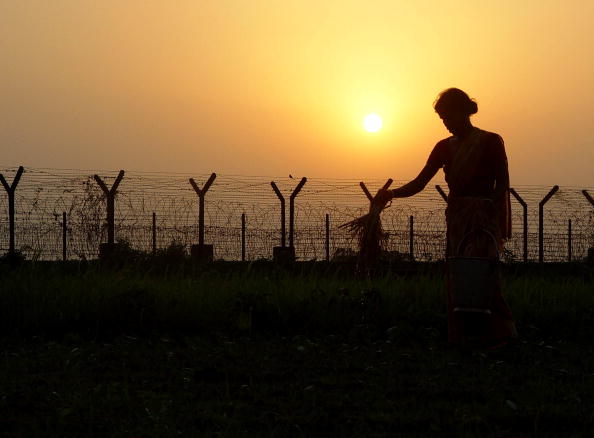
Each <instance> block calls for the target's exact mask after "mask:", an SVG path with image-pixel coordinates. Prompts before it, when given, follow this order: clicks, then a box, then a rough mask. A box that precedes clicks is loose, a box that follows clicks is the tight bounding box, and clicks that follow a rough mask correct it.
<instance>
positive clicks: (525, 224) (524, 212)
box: [509, 188, 528, 263]
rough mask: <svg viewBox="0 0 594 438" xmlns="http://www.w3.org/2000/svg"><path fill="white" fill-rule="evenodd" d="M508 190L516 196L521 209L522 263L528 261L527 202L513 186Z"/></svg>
mask: <svg viewBox="0 0 594 438" xmlns="http://www.w3.org/2000/svg"><path fill="white" fill-rule="evenodd" d="M509 192H510V193H511V194H512V195H513V196H514V198H516V201H518V202H519V203H520V205H521V206H522V210H523V218H524V263H526V262H527V261H528V204H526V202H525V201H524V200H523V199H522V197H521V196H520V195H518V192H516V191H515V190H514V189H513V188H510V189H509Z"/></svg>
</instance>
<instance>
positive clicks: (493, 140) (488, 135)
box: [481, 129, 503, 144]
mask: <svg viewBox="0 0 594 438" xmlns="http://www.w3.org/2000/svg"><path fill="white" fill-rule="evenodd" d="M481 135H482V137H483V139H484V141H485V142H487V143H490V144H503V138H502V137H501V136H500V135H499V134H497V133H495V132H490V131H485V130H484V129H481Z"/></svg>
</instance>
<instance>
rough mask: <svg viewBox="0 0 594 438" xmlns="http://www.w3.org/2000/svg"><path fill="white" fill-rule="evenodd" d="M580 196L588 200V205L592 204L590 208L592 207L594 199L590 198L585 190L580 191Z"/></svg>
mask: <svg viewBox="0 0 594 438" xmlns="http://www.w3.org/2000/svg"><path fill="white" fill-rule="evenodd" d="M582 194H583V195H584V196H585V197H586V199H587V200H588V202H590V204H592V207H594V199H593V198H592V196H590V194H589V193H588V191H587V190H582Z"/></svg>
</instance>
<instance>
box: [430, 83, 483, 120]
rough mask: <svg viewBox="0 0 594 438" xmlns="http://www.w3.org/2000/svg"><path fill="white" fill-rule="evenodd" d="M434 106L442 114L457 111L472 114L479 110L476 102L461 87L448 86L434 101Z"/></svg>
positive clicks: (467, 114)
mask: <svg viewBox="0 0 594 438" xmlns="http://www.w3.org/2000/svg"><path fill="white" fill-rule="evenodd" d="M433 108H435V111H436V112H437V113H438V114H440V115H441V114H449V113H453V112H456V113H462V114H464V115H466V116H470V115H472V114H476V113H477V112H478V105H477V104H476V102H475V101H474V100H473V99H471V98H470V97H468V94H466V93H465V92H464V91H462V90H460V89H459V88H448V89H447V90H444V91H442V92H441V93H439V96H437V99H435V102H434V103H433Z"/></svg>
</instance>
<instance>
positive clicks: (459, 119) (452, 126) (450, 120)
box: [438, 111, 469, 135]
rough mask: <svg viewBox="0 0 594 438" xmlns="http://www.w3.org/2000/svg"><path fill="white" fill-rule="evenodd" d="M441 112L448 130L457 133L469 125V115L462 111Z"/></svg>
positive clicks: (440, 114)
mask: <svg viewBox="0 0 594 438" xmlns="http://www.w3.org/2000/svg"><path fill="white" fill-rule="evenodd" d="M438 114H439V117H440V118H441V121H442V122H443V124H444V126H445V127H446V129H447V130H448V131H450V132H451V133H452V134H454V135H457V134H458V133H461V132H463V130H464V129H465V128H466V127H467V126H468V117H469V116H468V115H467V114H464V113H463V112H461V111H442V112H440V113H438Z"/></svg>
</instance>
